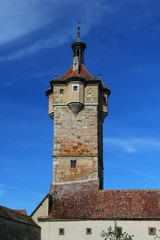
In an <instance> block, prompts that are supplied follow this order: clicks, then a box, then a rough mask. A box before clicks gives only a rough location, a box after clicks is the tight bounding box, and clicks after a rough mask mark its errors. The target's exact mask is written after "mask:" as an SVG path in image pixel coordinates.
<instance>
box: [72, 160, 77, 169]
mask: <svg viewBox="0 0 160 240" xmlns="http://www.w3.org/2000/svg"><path fill="white" fill-rule="evenodd" d="M76 165H77V161H76V160H71V168H76Z"/></svg>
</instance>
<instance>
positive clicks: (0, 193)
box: [0, 184, 5, 197]
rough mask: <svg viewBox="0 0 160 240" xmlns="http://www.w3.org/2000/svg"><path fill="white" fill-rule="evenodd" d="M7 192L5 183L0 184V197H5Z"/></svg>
mask: <svg viewBox="0 0 160 240" xmlns="http://www.w3.org/2000/svg"><path fill="white" fill-rule="evenodd" d="M4 194H5V189H4V185H3V184H0V197H3V196H4Z"/></svg>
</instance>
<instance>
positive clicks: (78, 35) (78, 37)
mask: <svg viewBox="0 0 160 240" xmlns="http://www.w3.org/2000/svg"><path fill="white" fill-rule="evenodd" d="M80 24H82V23H81V22H80V21H79V22H78V27H77V29H78V33H77V40H80V41H81V39H80V26H79V25H80Z"/></svg>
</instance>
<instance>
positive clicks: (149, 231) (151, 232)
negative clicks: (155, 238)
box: [148, 227, 156, 235]
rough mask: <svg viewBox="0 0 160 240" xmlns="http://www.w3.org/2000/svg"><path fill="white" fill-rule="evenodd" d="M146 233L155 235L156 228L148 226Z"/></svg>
mask: <svg viewBox="0 0 160 240" xmlns="http://www.w3.org/2000/svg"><path fill="white" fill-rule="evenodd" d="M148 235H156V228H155V227H149V228H148Z"/></svg>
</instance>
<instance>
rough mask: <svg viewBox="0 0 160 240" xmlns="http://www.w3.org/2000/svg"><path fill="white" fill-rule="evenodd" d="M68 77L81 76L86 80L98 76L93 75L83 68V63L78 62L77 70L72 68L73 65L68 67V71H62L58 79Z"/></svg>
mask: <svg viewBox="0 0 160 240" xmlns="http://www.w3.org/2000/svg"><path fill="white" fill-rule="evenodd" d="M70 77H81V78H84V79H88V80H95V79H97V80H98V78H95V77H93V76H92V75H91V74H90V73H89V72H88V71H87V69H86V68H85V66H84V64H83V63H79V71H77V70H73V65H72V66H71V67H70V68H69V69H68V71H67V72H66V73H64V74H63V75H62V76H60V77H58V78H57V80H58V79H61V80H67V79H68V78H70Z"/></svg>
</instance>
